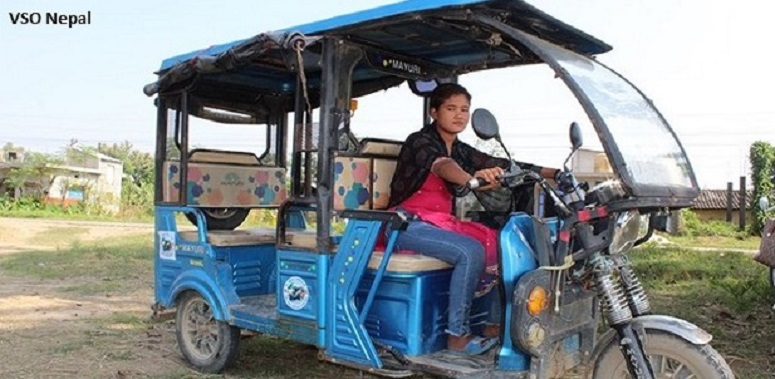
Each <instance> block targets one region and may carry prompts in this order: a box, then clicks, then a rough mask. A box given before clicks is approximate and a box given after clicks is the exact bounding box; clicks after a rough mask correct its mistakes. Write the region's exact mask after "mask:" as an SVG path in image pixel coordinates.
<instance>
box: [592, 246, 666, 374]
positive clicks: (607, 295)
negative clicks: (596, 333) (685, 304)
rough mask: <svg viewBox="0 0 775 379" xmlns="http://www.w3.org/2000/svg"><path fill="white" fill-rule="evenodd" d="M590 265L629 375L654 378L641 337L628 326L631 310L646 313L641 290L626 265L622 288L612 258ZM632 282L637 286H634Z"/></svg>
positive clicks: (601, 258)
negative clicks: (617, 338)
mask: <svg viewBox="0 0 775 379" xmlns="http://www.w3.org/2000/svg"><path fill="white" fill-rule="evenodd" d="M591 263H592V266H593V272H594V280H595V290H596V291H597V294H598V297H599V298H600V307H601V311H602V313H603V316H604V317H605V318H606V321H608V324H609V325H611V327H612V328H613V329H614V330H616V334H617V335H618V337H619V349H620V350H621V351H622V354H623V355H624V361H625V362H626V363H627V369H628V370H629V372H630V375H632V377H633V379H654V372H653V370H652V369H651V364H650V363H649V360H648V357H647V356H646V352H645V351H644V350H643V343H642V341H641V339H640V335H639V334H638V333H636V331H635V329H633V327H632V325H631V324H630V321H632V311H635V312H636V313H642V312H643V311H646V312H648V308H649V307H648V302H647V300H646V299H645V295H644V294H643V290H642V287H640V284H639V283H638V282H637V278H635V277H634V273H632V270H630V269H629V266H627V267H624V268H625V269H626V270H622V271H624V272H625V275H626V276H628V278H626V279H627V280H626V281H625V285H624V289H623V288H622V280H621V275H616V273H615V269H614V267H615V265H614V262H613V261H612V260H611V259H609V258H607V257H604V256H601V255H598V256H597V257H594V258H593V259H592V262H591ZM620 272H621V271H620ZM633 279H634V282H635V283H637V285H633ZM633 292H635V293H633ZM633 295H635V296H633ZM633 300H635V301H633ZM644 301H645V307H644V304H643V302H644ZM633 303H634V304H633Z"/></svg>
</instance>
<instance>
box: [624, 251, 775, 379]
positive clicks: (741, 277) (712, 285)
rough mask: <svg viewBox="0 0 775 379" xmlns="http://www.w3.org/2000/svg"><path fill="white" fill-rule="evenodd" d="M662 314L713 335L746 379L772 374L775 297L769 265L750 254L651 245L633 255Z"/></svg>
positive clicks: (716, 347)
mask: <svg viewBox="0 0 775 379" xmlns="http://www.w3.org/2000/svg"><path fill="white" fill-rule="evenodd" d="M630 258H631V259H632V261H633V265H634V268H635V271H636V273H637V274H638V276H639V278H640V279H641V281H642V283H643V285H644V287H646V291H647V293H648V294H649V297H650V299H651V303H652V308H653V310H654V312H655V313H657V314H667V315H671V316H675V317H679V318H683V319H686V320H688V321H690V322H692V323H695V324H696V325H698V326H699V327H701V328H703V329H705V330H707V331H708V332H710V333H711V334H713V337H714V339H713V342H712V345H713V347H714V348H715V349H716V350H718V351H719V352H720V353H721V354H722V355H724V356H725V357H726V359H727V361H728V362H729V363H730V365H731V366H732V368H733V369H734V370H735V372H736V373H737V376H738V377H740V378H765V377H766V378H771V377H773V375H774V374H775V372H772V371H771V370H772V368H771V365H770V359H771V357H770V355H769V353H770V350H771V349H772V347H773V344H772V341H774V340H775V327H773V312H772V310H771V309H770V306H771V305H772V303H773V301H774V300H775V296H773V290H772V288H770V284H769V280H768V277H767V276H768V271H767V269H766V268H765V267H764V266H762V265H760V264H758V263H756V262H754V261H753V260H752V259H751V256H750V255H747V254H744V253H738V252H728V251H727V252H702V251H692V250H688V249H682V248H657V247H645V248H641V249H636V250H634V251H633V252H632V253H631V254H630Z"/></svg>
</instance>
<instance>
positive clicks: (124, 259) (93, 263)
mask: <svg viewBox="0 0 775 379" xmlns="http://www.w3.org/2000/svg"><path fill="white" fill-rule="evenodd" d="M152 257H153V237H152V236H148V235H138V236H130V237H122V238H121V239H120V240H106V241H100V242H95V243H88V244H80V243H74V244H73V245H72V247H70V248H68V249H65V250H61V251H56V252H52V251H29V252H25V253H24V254H13V255H10V256H6V257H2V258H0V268H1V269H2V270H3V271H4V273H5V274H8V275H15V276H24V277H30V278H37V279H66V278H87V279H99V280H103V281H114V282H117V283H120V282H121V281H122V280H128V279H137V278H140V277H141V276H143V277H144V276H147V275H148V273H151V272H153V259H152Z"/></svg>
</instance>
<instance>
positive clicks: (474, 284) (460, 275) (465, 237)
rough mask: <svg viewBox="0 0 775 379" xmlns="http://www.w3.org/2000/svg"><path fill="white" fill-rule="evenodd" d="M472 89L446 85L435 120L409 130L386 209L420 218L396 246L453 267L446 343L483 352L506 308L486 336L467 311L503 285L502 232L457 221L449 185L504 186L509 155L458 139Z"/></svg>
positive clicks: (434, 104)
mask: <svg viewBox="0 0 775 379" xmlns="http://www.w3.org/2000/svg"><path fill="white" fill-rule="evenodd" d="M470 109H471V95H470V94H469V93H468V91H467V90H466V89H465V88H464V87H463V86H461V85H458V84H441V85H439V86H438V87H437V88H436V89H435V90H434V91H433V93H432V94H431V97H430V116H431V118H433V122H432V123H431V124H430V125H426V126H424V127H423V128H422V129H421V130H420V131H418V132H415V133H413V134H411V135H410V136H409V137H408V138H407V139H406V142H404V144H403V146H402V148H401V152H400V153H399V157H398V164H397V166H396V171H395V174H394V175H393V179H392V182H391V185H390V190H391V193H390V200H389V205H388V208H390V209H397V210H400V211H403V212H406V213H409V214H410V215H412V216H414V217H413V218H412V221H411V222H410V223H409V226H408V228H407V229H406V230H405V231H402V232H401V233H400V234H399V236H398V241H397V248H398V249H401V250H411V251H414V252H416V253H419V254H423V255H427V256H430V257H433V258H436V259H439V260H441V261H444V262H447V263H449V264H450V265H452V266H454V269H453V271H452V279H451V281H450V291H449V312H448V323H447V330H446V332H447V334H448V337H447V349H449V350H455V351H460V352H464V353H466V354H471V355H475V354H481V353H484V352H485V351H487V350H488V349H489V348H491V347H492V346H493V345H495V343H496V342H497V337H498V336H499V335H500V323H499V320H500V316H501V315H500V310H499V309H500V307H499V306H496V307H494V308H495V309H498V311H493V312H491V315H490V320H489V322H488V325H487V327H485V328H484V331H483V334H484V337H479V336H474V335H472V334H471V329H470V325H469V315H470V310H471V304H472V301H473V299H474V297H475V296H476V297H479V296H483V295H485V294H487V293H492V294H493V295H494V296H492V299H497V300H494V301H493V302H494V303H495V305H499V303H500V299H499V298H500V297H499V296H498V294H497V291H492V289H493V288H494V287H495V285H496V284H497V279H498V266H497V262H498V259H497V246H496V241H497V237H496V231H495V230H492V229H489V228H487V227H486V226H484V225H482V224H478V223H473V222H465V221H461V220H458V219H457V218H455V216H454V215H453V214H452V205H453V200H454V196H453V194H452V193H451V192H450V191H451V189H449V186H450V185H451V184H453V185H454V184H457V185H465V184H466V183H467V182H468V181H469V180H471V179H472V178H483V179H485V180H486V181H487V182H488V183H491V184H489V185H487V186H485V187H482V188H481V189H480V190H488V189H492V188H493V187H495V186H497V185H498V180H497V178H498V177H499V176H500V175H501V174H503V172H504V169H505V168H507V167H509V161H508V160H506V159H504V158H496V157H493V156H490V155H488V154H485V153H483V152H480V151H478V150H476V149H475V148H473V147H471V146H470V145H468V144H466V143H464V142H461V141H460V140H458V138H457V135H458V134H459V133H460V132H462V131H463V130H464V129H465V128H466V126H467V125H468V121H469V119H470ZM517 165H518V166H520V167H521V168H522V169H530V170H534V171H536V172H539V173H540V174H541V175H542V176H544V177H546V178H552V177H553V176H554V174H555V173H556V171H557V170H556V169H553V168H545V167H538V166H534V165H531V164H527V163H520V162H517Z"/></svg>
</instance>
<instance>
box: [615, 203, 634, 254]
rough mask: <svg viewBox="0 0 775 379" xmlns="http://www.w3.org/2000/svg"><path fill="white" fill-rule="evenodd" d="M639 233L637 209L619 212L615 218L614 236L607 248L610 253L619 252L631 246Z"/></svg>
mask: <svg viewBox="0 0 775 379" xmlns="http://www.w3.org/2000/svg"><path fill="white" fill-rule="evenodd" d="M639 233H640V213H638V211H637V210H632V211H627V212H625V213H620V214H619V217H617V218H616V227H615V228H614V236H613V238H611V246H609V247H608V250H609V251H610V252H611V254H621V253H623V252H625V251H627V250H629V249H631V248H632V245H633V244H634V243H635V241H636V240H637V239H638V234H639Z"/></svg>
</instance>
